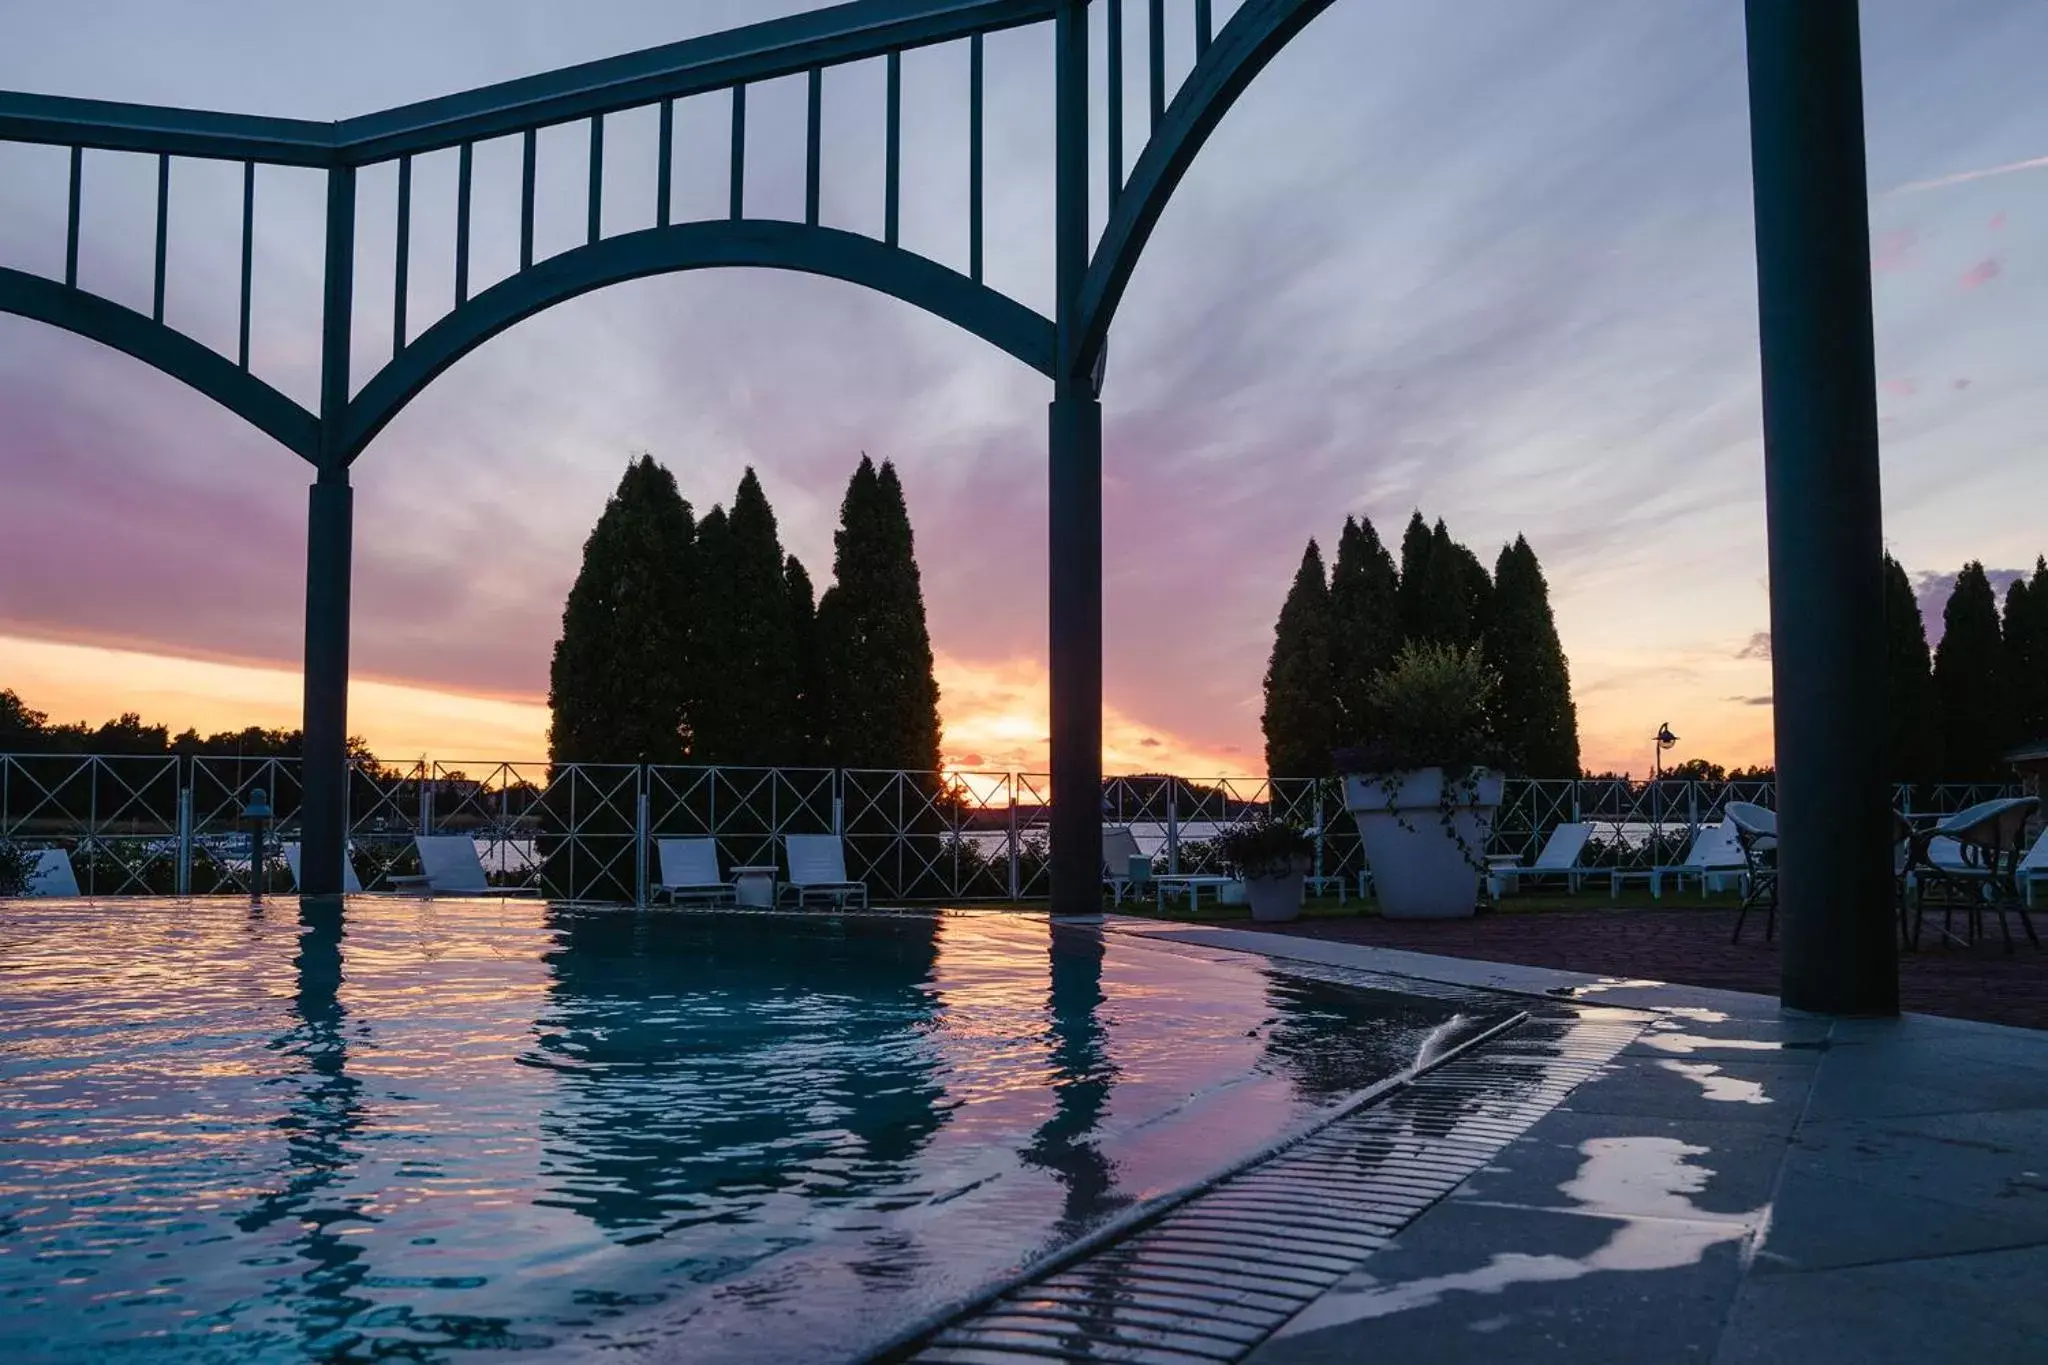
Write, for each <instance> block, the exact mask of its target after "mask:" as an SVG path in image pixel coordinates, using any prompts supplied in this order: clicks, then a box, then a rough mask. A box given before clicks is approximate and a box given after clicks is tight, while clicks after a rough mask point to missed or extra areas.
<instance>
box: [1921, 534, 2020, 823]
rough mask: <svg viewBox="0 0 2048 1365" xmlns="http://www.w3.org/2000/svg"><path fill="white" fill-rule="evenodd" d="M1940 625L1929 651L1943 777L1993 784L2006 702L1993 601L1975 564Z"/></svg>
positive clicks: (1959, 579)
mask: <svg viewBox="0 0 2048 1365" xmlns="http://www.w3.org/2000/svg"><path fill="white" fill-rule="evenodd" d="M1942 622H1943V625H1942V635H1941V644H1940V645H1939V646H1938V647H1936V649H1935V651H1934V687H1935V693H1936V695H1937V696H1938V697H1939V699H1940V705H1941V757H1942V776H1944V777H1945V778H1947V779H1948V780H1950V781H1954V782H1991V781H1996V780H1997V779H1998V777H1999V775H2000V772H2001V769H2002V765H2001V763H2000V761H1999V760H2000V756H2001V755H2002V754H2003V753H2004V752H2005V747H2006V737H2007V734H2008V732H2009V729H2010V723H2009V721H2008V716H2009V714H2010V712H2009V709H2008V706H2007V702H2008V700H2009V699H2008V697H2007V695H2006V689H2005V677H2004V673H2005V669H2004V658H2003V655H2004V644H2003V641H2002V640H2001V639H2000V636H1999V628H1998V598H1997V595H1996V594H1994V593H1993V592H1992V591H1991V580H1990V579H1989V578H1987V577H1985V574H1984V566H1983V565H1982V564H1980V563H1978V562H1977V561H1976V560H1971V561H1970V562H1969V563H1968V564H1965V565H1964V566H1963V571H1962V572H1961V573H1960V574H1958V575H1956V586H1955V590H1954V591H1953V592H1951V593H1950V594H1949V599H1948V606H1947V607H1946V608H1945V609H1944V610H1943V612H1942Z"/></svg>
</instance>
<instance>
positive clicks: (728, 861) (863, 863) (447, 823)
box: [0, 754, 2014, 902]
mask: <svg viewBox="0 0 2048 1365" xmlns="http://www.w3.org/2000/svg"><path fill="white" fill-rule="evenodd" d="M258 789H261V790H262V791H263V792H264V794H265V796H266V798H267V800H268V803H269V806H270V808H271V811H272V815H271V819H270V821H269V825H268V832H267V838H266V843H265V849H264V855H263V857H262V858H261V859H258V860H255V862H254V863H253V864H252V859H251V857H250V836H249V831H248V827H247V825H246V823H245V822H244V821H243V819H242V812H243V810H244V808H245V807H246V806H247V804H248V803H249V801H250V799H251V797H252V796H253V794H254V793H255V792H256V791H257V790H258ZM2013 790H2014V789H2013V788H2012V787H2010V786H2004V785H1999V784H1986V783H1976V784H1967V783H1945V784H1940V785H1932V786H1919V787H1900V788H1898V789H1897V790H1896V793H1895V800H1896V804H1897V806H1898V809H1899V810H1900V811H1901V812H1906V813H1919V812H1945V811H1953V810H1960V809H1962V808H1963V807H1964V806H1967V805H1970V804H1972V803H1974V802H1977V801H1983V800H1989V799H1992V798H1993V797H1997V796H2004V795H2010V794H2011V793H2012V791H2013ZM1050 792H1051V780H1050V778H1049V777H1048V776H1046V775H1045V774H1043V773H1021V772H985V773H975V772H948V773H930V772H902V771H874V770H858V769H830V768H699V767H662V766H642V765H633V764H561V765H550V764H547V763H506V762H499V761H496V760H492V761H485V762H475V763H458V762H442V763H419V764H414V765H412V766H410V767H403V768H392V767H388V766H380V767H377V768H374V769H372V768H367V767H359V768H357V769H356V770H355V771H354V772H352V773H351V775H350V783H349V816H350V857H351V861H352V863H353V865H354V868H355V871H356V873H357V875H358V876H359V877H360V878H361V880H362V883H363V885H364V887H365V888H366V889H368V890H371V891H377V890H388V889H390V888H391V887H392V885H393V883H392V878H393V877H396V876H401V875H405V874H408V873H414V872H417V871H418V870H419V862H418V855H417V852H416V851H415V849H414V846H413V839H414V837H415V836H417V835H467V836H468V837H470V838H471V839H473V840H474V841H475V842H476V846H477V853H478V858H479V860H480V861H481V862H482V863H483V865H484V868H485V871H486V874H487V875H488V876H489V878H490V879H491V880H492V881H493V882H494V883H497V884H500V885H504V886H510V887H520V888H528V889H532V890H535V891H538V892H541V893H543V894H546V895H549V896H556V897H562V898H567V899H583V900H603V901H619V902H644V901H645V900H646V899H647V896H648V890H649V888H650V887H651V886H653V885H656V884H658V883H659V882H660V880H661V876H660V841H661V840H662V839H664V838H678V837H699V838H713V839H716V840H717V841H718V848H719V854H720V859H721V862H722V864H723V865H724V866H726V867H732V866H759V865H773V864H775V863H776V862H777V861H778V858H777V854H778V850H779V841H780V839H781V838H782V836H784V835H788V834H825V833H837V834H839V835H840V836H841V837H842V838H843V839H844V841H845V849H846V863H847V873H848V875H849V876H851V877H853V878H855V879H857V880H860V881H864V882H866V883H867V884H868V886H869V890H870V894H871V895H872V896H873V897H874V898H875V899H877V900H889V901H926V902H941V901H950V902H968V901H1028V900H1034V899H1042V898H1043V897H1044V896H1045V895H1046V890H1047V866H1046V852H1047V846H1048V843H1049V829H1048V823H1049V822H1048V814H1049V810H1048V797H1049V795H1050ZM299 794H300V782H299V764H298V761H297V760H296V759H286V758H235V757H221V756H214V755H198V756H180V755H169V756H166V755H152V756H142V757H134V756H123V755H70V754H17V755H4V754H0V841H5V842H8V843H12V844H16V845H21V846H26V847H30V848H45V847H55V848H63V849H65V850H66V851H67V852H68V853H69V854H70V857H71V862H72V867H73V871H74V875H75V876H76V877H77V880H78V883H79V889H80V890H81V891H83V892H84V893H85V894H86V895H90V896H122V895H195V896H204V895H225V894H246V893H247V892H248V891H249V889H250V883H251V877H252V875H254V873H255V872H259V871H260V875H261V876H262V877H263V882H264V886H265V889H266V890H272V891H279V892H284V891H289V890H290V889H291V887H292V885H293V882H292V875H291V872H290V870H289V868H288V866H287V860H286V852H287V846H291V847H292V848H293V849H295V846H296V841H297V838H298V834H297V830H298V821H299V799H300V796H299ZM1731 801H1751V802H1755V803H1757V804H1759V805H1763V806H1767V807H1769V806H1775V803H1776V791H1775V789H1774V787H1773V785H1772V784H1771V783H1769V782H1682V781H1659V782H1629V781H1621V780H1605V781H1591V780H1573V779H1556V780H1550V779H1530V778H1518V779H1510V780H1509V781H1508V784H1507V792H1506V795H1505V798H1504V800H1503V802H1502V806H1501V809H1500V812H1499V815H1498V817H1497V818H1496V820H1495V824H1494V830H1493V836H1492V839H1491V841H1490V844H1489V847H1488V849H1487V851H1488V852H1489V853H1493V854H1512V855H1515V856H1517V857H1519V858H1521V859H1522V860H1524V861H1527V860H1529V859H1533V858H1534V857H1535V856H1536V854H1537V852H1538V851H1539V850H1540V849H1541V848H1542V846H1543V843H1544V841H1545V840H1546V839H1547V838H1548V837H1549V836H1550V833H1551V831H1552V830H1554V829H1555V828H1556V827H1557V826H1558V825H1560V824H1562V823H1565V822H1567V821H1584V822H1588V823H1591V824H1592V825H1593V827H1594V830H1593V835H1592V837H1591V838H1590V839H1589V840H1588V843H1587V850H1586V853H1585V854H1584V855H1583V857H1582V861H1583V862H1584V863H1585V864H1586V865H1590V866H1613V867H1619V868H1637V867H1648V866H1651V865H1653V864H1657V863H1666V864H1669V863H1674V862H1679V861H1683V860H1684V855H1685V854H1686V851H1687V850H1688V849H1689V848H1690V847H1691V844H1692V841H1693V840H1694V839H1695V838H1697V837H1698V836H1699V832H1700V830H1701V829H1702V827H1704V826H1708V825H1713V824H1717V823H1718V822H1719V821H1720V820H1721V819H1722V818H1723V816H1724V814H1725V812H1726V808H1727V806H1728V803H1729V802H1731ZM1102 813H1103V821H1104V823H1105V824H1115V825H1123V826H1128V827H1129V828H1130V829H1131V831H1132V833H1133V834H1134V836H1135V837H1136V838H1137V841H1138V845H1139V847H1140V849H1142V850H1143V851H1144V852H1145V853H1147V854H1149V855H1150V856H1151V857H1152V859H1153V863H1154V865H1155V866H1156V867H1157V868H1158V870H1159V871H1161V872H1170V873H1196V872H1208V871H1218V870H1220V869H1221V859H1220V858H1219V857H1218V855H1217V851H1216V844H1215V838H1216V835H1217V834H1218V833H1220V832H1221V831H1222V830H1223V829H1224V828H1225V827H1227V826H1228V825H1230V824H1232V823H1234V822H1237V821H1240V820H1243V819H1245V818H1247V817H1248V816H1252V815H1263V814H1271V815H1273V816H1275V817H1277V818H1280V819H1283V820H1286V821H1288V822H1290V823H1293V824H1295V825H1298V826H1299V827H1301V828H1303V829H1306V830H1308V831H1309V832H1310V834H1311V835H1312V837H1313V838H1314V840H1315V844H1316V866H1315V873H1316V874H1317V875H1319V876H1323V877H1329V878H1343V879H1346V880H1348V881H1349V882H1350V883H1351V884H1353V885H1355V884H1356V879H1357V874H1358V873H1359V872H1361V871H1362V870H1363V869H1364V854H1363V850H1362V848H1361V847H1360V843H1359V837H1358V830H1357V827H1356V825H1355V824H1354V823H1353V822H1352V819H1351V817H1350V815H1349V814H1347V813H1346V810H1345V806H1344V792H1343V784H1342V783H1341V781H1339V780H1338V779H1335V778H1272V779H1267V778H1242V777H1223V778H1215V779H1208V780H1199V779H1191V778H1170V777H1119V778H1111V779H1109V780H1108V781H1106V782H1105V783H1104V784H1103V798H1102Z"/></svg>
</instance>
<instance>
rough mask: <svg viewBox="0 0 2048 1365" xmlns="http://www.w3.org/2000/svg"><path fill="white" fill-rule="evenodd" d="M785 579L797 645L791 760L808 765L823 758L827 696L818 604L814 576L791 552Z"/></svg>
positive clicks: (783, 568)
mask: <svg viewBox="0 0 2048 1365" xmlns="http://www.w3.org/2000/svg"><path fill="white" fill-rule="evenodd" d="M782 581H783V585H784V587H785V588H786V590H787V592H788V596H789V629H790V635H791V638H792V639H793V640H794V641H795V645H796V675H797V722H796V725H797V746H796V749H795V750H794V751H792V753H791V754H790V758H789V761H790V762H791V763H800V764H803V765H805V766H806V767H808V766H811V765H814V764H817V763H819V762H821V761H822V760H821V758H820V750H821V748H822V747H823V746H822V741H821V734H822V728H821V727H822V724H823V721H822V717H821V716H820V715H819V712H820V711H821V709H822V708H823V704H824V698H823V697H821V696H820V695H819V687H818V608H817V603H816V600H815V599H814V597H813V595H812V589H811V576H810V574H809V573H807V572H806V571H805V570H804V566H803V561H802V560H800V559H798V558H797V557H796V556H795V555H791V556H790V557H789V558H788V559H787V560H785V561H784V563H783V566H782Z"/></svg>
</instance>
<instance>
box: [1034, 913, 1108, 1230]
mask: <svg viewBox="0 0 2048 1365" xmlns="http://www.w3.org/2000/svg"><path fill="white" fill-rule="evenodd" d="M1051 927H1052V982H1051V986H1050V989H1049V990H1048V991H1047V994H1046V1004H1047V1012H1048V1014H1049V1016H1050V1022H1051V1030H1050V1037H1049V1041H1050V1042H1051V1044H1052V1067H1053V1106H1054V1107H1053V1115H1052V1117H1051V1118H1050V1119H1048V1120H1047V1121H1046V1122H1045V1123H1044V1124H1043V1125H1042V1126H1041V1127H1040V1128H1039V1130H1038V1132H1037V1133H1036V1134H1035V1135H1034V1136H1033V1138H1032V1142H1031V1145H1030V1146H1029V1147H1027V1148H1025V1150H1024V1152H1023V1158H1024V1160H1025V1161H1026V1162H1027V1163H1028V1164H1030V1165H1033V1166H1038V1167H1041V1168H1043V1169H1046V1170H1049V1171H1051V1172H1053V1174H1055V1175H1056V1176H1058V1177H1059V1179H1060V1182H1061V1183H1062V1184H1064V1185H1065V1186H1066V1187H1067V1197H1066V1206H1065V1208H1064V1209H1063V1210H1062V1213H1061V1220H1062V1222H1063V1223H1065V1224H1067V1225H1069V1230H1073V1231H1078V1230H1079V1227H1080V1226H1081V1225H1084V1224H1086V1223H1088V1222H1090V1221H1092V1220H1093V1219H1095V1218H1097V1217H1099V1216H1100V1215H1102V1214H1103V1213H1106V1212H1108V1211H1110V1210H1111V1209H1114V1208H1117V1207H1120V1206H1122V1205H1123V1204H1126V1203H1128V1202H1130V1201H1129V1199H1128V1198H1127V1197H1118V1196H1116V1195H1115V1194H1114V1190H1115V1185H1116V1172H1115V1168H1114V1167H1113V1166H1112V1165H1111V1164H1110V1162H1109V1161H1108V1160H1107V1159H1106V1158H1105V1157H1104V1156H1103V1155H1102V1152H1101V1150H1100V1149H1099V1148H1098V1147H1097V1145H1096V1143H1095V1130H1096V1128H1097V1126H1098V1125H1099V1124H1100V1122H1101V1120H1102V1114H1103V1111H1104V1109H1106V1108H1107V1107H1108V1104H1109V1094H1110V1091H1111V1090H1112V1089H1113V1088H1114V1086H1115V1081H1116V1068H1115V1066H1114V1065H1113V1064H1112V1063H1111V1062H1110V1060H1109V1050H1108V1048H1107V1047H1106V1046H1105V1044H1106V1043H1107V1041H1108V1032H1107V1030H1106V1029H1105V1028H1104V1027H1103V1024H1102V1017H1101V1007H1102V1003H1103V1000H1104V996H1103V993H1102V959H1103V953H1104V945H1103V938H1102V931H1101V929H1100V927H1099V926H1096V925H1088V924H1061V923H1057V922H1055V923H1054V924H1053V925H1052V926H1051Z"/></svg>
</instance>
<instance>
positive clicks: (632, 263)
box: [340, 219, 1055, 461]
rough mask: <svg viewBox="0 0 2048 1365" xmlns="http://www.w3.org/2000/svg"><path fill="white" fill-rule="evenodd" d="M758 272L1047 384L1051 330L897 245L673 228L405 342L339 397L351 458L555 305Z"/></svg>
mask: <svg viewBox="0 0 2048 1365" xmlns="http://www.w3.org/2000/svg"><path fill="white" fill-rule="evenodd" d="M722 267H758V268H762V269H773V270H787V271H795V272H798V273H802V274H810V275H821V276H824V277H827V278H830V279H837V280H843V281H846V282H847V283H850V284H857V285H861V286H864V287H865V288H868V289H872V290H874V291H875V292H877V293H880V294H885V295H888V296H889V297H891V298H895V299H899V300H901V301H903V302H905V303H908V304H910V305H912V306H913V307H917V308H921V309H923V310H924V311H925V312H927V313H931V314H933V315H935V316H937V317H941V318H944V319H945V320H946V321H948V322H951V323H953V324H954V325H955V326H958V327H959V328H961V329H962V330H963V331H966V332H968V333H971V334H972V335H974V336H977V337H979V338H981V339H982V340H983V341H986V342H988V343H989V344H990V345H992V346H995V347H996V348H997V349H999V350H1002V351H1005V352H1007V353H1009V354H1010V355H1012V356H1014V357H1016V358H1017V359H1018V360H1021V361H1022V362H1024V363H1025V364H1026V365H1029V366H1030V367H1031V368H1032V369H1034V370H1037V371H1038V372H1039V373H1041V374H1043V375H1045V376H1046V377H1047V378H1051V377H1052V374H1053V370H1054V365H1053V358H1054V341H1055V335H1054V329H1053V324H1052V323H1051V322H1050V321H1048V320H1047V319H1046V318H1044V317H1042V316H1040V315H1039V314H1038V313H1037V312H1035V311H1033V310H1032V309H1030V308H1027V307H1025V306H1024V305H1023V304H1021V303H1018V302H1017V301H1016V300H1014V299H1012V298H1010V297H1009V296H1008V295H1006V294H1001V293H998V292H997V291H996V290H993V289H990V288H989V287H988V286H987V285H984V284H978V283H976V282H975V281H973V280H971V279H969V278H968V277H967V276H965V275H962V274H960V273H959V272H958V271H955V270H951V269H948V268H947V267H945V266H943V265H940V264H938V263H937V262H936V261H932V260H929V259H927V258H926V257H923V256H918V255H915V254H913V253H911V252H908V251H905V250H903V249H902V248H900V247H891V246H887V245H884V244H883V243H880V242H877V241H875V240H874V239H873V238H872V237H864V236H861V235H860V234H858V233H853V232H845V231H841V230H839V229H837V228H827V227H816V226H811V225H809V224H804V223H788V222H778V221H773V220H766V219H740V220H735V221H710V222H694V223H677V224H673V225H671V226H668V227H659V228H646V229H643V230H641V231H639V232H630V233H623V234H620V235H618V236H613V237H606V238H603V239H602V240H600V241H597V242H594V243H591V244H589V245H586V246H580V247H572V248H570V249H569V250H567V251H564V252H562V253H560V254H559V255H556V256H551V257H549V258H548V259H546V260H544V261H540V262H537V263H536V264H534V265H533V266H531V267H529V268H527V269H525V270H521V271H519V272H517V273H515V274H512V275H509V276H507V277H506V278H505V279H503V280H500V281H499V282H498V283H496V284H494V285H492V286H491V287H490V288H488V289H486V290H484V291H483V292H482V293H479V294H477V295H475V296H474V297H473V298H471V299H469V300H468V301H467V302H465V303H463V304H462V305H461V306H460V307H458V308H456V309H454V310H453V311H452V312H449V313H447V314H445V315H443V316H442V317H441V318H440V319H439V320H438V321H436V322H435V323H434V324H433V325H432V326H430V327H428V328H427V329H426V330H425V331H423V332H421V333H420V334H419V335H418V336H417V337H415V338H413V339H412V340H411V341H410V342H408V343H407V344H406V346H405V348H404V349H403V350H401V351H400V352H399V353H398V355H396V356H395V357H393V358H392V359H391V360H390V361H388V362H386V364H385V365H384V366H383V368H381V369H379V370H378V371H377V372H376V374H374V375H372V376H371V377H370V379H369V381H368V382H367V383H365V384H364V385H363V386H362V388H361V389H359V390H357V392H356V394H355V396H354V397H353V398H351V399H350V400H349V404H348V409H347V416H346V419H345V421H344V424H343V429H342V434H341V439H340V446H341V450H342V451H343V453H344V455H345V457H346V458H347V459H349V460H351V461H353V460H355V459H356V458H357V457H359V456H360V455H361V454H362V452H363V451H364V449H365V448H366V447H367V446H368V445H369V444H370V442H372V441H373V440H375V439H376V437H377V434H378V433H379V432H380V431H382V430H383V429H384V427H385V426H386V425H387V424H388V423H389V422H390V421H391V420H392V419H393V418H394V417H396V416H397V415H398V414H399V412H400V411H402V410H403V409H404V407H405V406H406V404H408V403H410V402H411V401H412V400H413V399H414V398H416V397H418V396H419V394H420V393H421V392H423V391H424V390H425V389H426V387H427V386H428V385H429V384H431V383H432V382H433V381H434V379H435V378H436V377H438V376H439V375H440V374H441V373H442V372H443V371H444V370H446V369H447V368H448V367H449V366H451V365H453V364H455V362H456V361H458V360H460V359H462V357H464V356H466V355H468V354H469V353H470V352H471V351H473V350H475V349H476V348H477V347H479V346H481V345H483V344H484V343H485V342H487V341H489V340H490V339H491V338H492V337H495V336H497V335H498V334H499V333H501V332H504V331H507V330H509V329H510V328H512V327H514V326H516V325H517V324H519V323H520V322H522V321H524V320H525V319H527V318H529V317H533V316H534V315H536V314H538V313H542V312H545V311H546V310H547V309H549V308H552V307H554V306H555V305H557V304H560V303H566V302H568V301H569V300H570V299H574V298H579V297H581V296H582V295H584V294H587V293H591V292H593V291H595V290H598V289H603V288H606V287H608V286H610V285H614V284H622V283H625V282H626V281H629V280H637V279H644V278H647V277H649V276H653V275H668V274H679V273H682V272H685V271H693V270H711V269H718V268H722Z"/></svg>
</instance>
